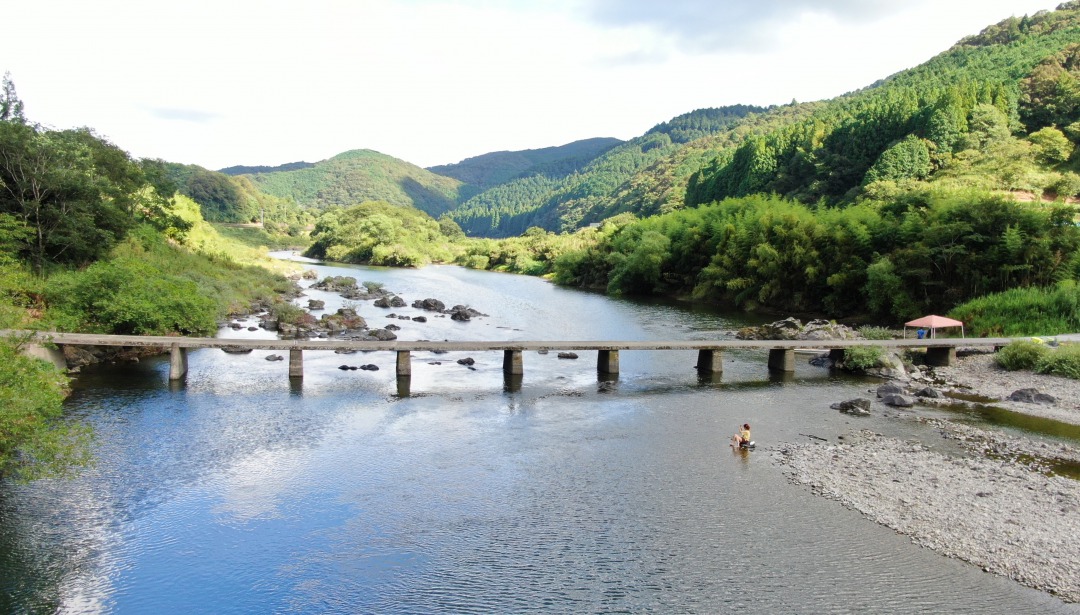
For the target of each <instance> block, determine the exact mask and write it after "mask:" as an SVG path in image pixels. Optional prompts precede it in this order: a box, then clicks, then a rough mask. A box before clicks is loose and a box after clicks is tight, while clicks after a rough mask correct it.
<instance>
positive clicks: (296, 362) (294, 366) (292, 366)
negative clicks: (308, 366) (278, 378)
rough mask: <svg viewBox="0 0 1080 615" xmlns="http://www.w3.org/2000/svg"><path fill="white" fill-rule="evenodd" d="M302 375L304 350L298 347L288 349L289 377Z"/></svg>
mask: <svg viewBox="0 0 1080 615" xmlns="http://www.w3.org/2000/svg"><path fill="white" fill-rule="evenodd" d="M303 377H304V351H303V350H301V349H299V348H290V349H289V378H303Z"/></svg>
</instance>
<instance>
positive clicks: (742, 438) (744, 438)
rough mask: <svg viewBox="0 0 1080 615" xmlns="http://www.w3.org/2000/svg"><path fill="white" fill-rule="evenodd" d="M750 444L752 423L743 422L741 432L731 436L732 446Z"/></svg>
mask: <svg viewBox="0 0 1080 615" xmlns="http://www.w3.org/2000/svg"><path fill="white" fill-rule="evenodd" d="M744 443H745V444H750V423H743V426H742V429H741V430H739V433H737V434H735V435H734V436H731V445H732V446H741V445H742V444H744Z"/></svg>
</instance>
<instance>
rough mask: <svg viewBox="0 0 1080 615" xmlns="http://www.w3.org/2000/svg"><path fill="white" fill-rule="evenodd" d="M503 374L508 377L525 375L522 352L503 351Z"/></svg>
mask: <svg viewBox="0 0 1080 615" xmlns="http://www.w3.org/2000/svg"><path fill="white" fill-rule="evenodd" d="M503 373H504V374H506V375H508V376H520V375H522V374H524V373H525V366H524V364H523V363H522V360H521V351H520V350H504V351H503Z"/></svg>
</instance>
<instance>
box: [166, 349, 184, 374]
mask: <svg viewBox="0 0 1080 615" xmlns="http://www.w3.org/2000/svg"><path fill="white" fill-rule="evenodd" d="M184 376H187V348H181V347H180V345H179V344H173V345H172V347H171V348H169V380H183V379H184Z"/></svg>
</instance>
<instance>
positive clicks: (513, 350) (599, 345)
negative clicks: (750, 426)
mask: <svg viewBox="0 0 1080 615" xmlns="http://www.w3.org/2000/svg"><path fill="white" fill-rule="evenodd" d="M0 335H16V336H20V337H21V338H23V339H25V340H26V342H27V343H26V344H25V346H24V348H25V349H26V350H27V352H28V353H30V354H33V355H34V356H38V357H40V358H43V359H46V360H50V361H52V362H53V363H54V364H56V365H57V367H59V368H61V369H63V368H64V362H63V353H62V351H60V350H58V348H57V347H60V346H64V345H69V344H70V345H79V346H123V347H157V348H161V349H162V350H166V349H167V350H168V351H169V354H170V367H169V378H170V379H171V380H180V379H182V378H184V377H185V375H186V374H187V350H188V349H191V348H237V349H251V350H255V349H264V350H280V351H284V350H288V351H289V377H290V378H302V377H303V375H304V369H303V352H304V351H305V350H339V349H345V350H358V351H384V352H395V353H396V354H397V361H396V373H397V376H398V377H399V378H402V377H409V376H410V375H411V374H412V365H411V354H412V353H413V352H425V351H427V352H451V351H465V352H490V351H502V352H503V372H504V373H505V374H507V375H511V376H520V375H522V374H524V362H523V359H522V353H523V352H525V351H541V350H545V351H567V352H569V351H593V350H595V351H596V353H597V361H596V369H597V372H598V373H600V374H606V375H616V374H618V373H619V352H620V351H622V350H653V351H655V350H683V351H686V350H697V351H698V352H697V365H696V366H695V367H696V368H697V370H698V371H699V372H701V373H712V374H715V373H721V372H722V371H723V363H722V360H721V358H722V353H723V351H724V350H725V349H727V350H731V349H760V350H767V351H768V352H769V360H768V367H769V369H770V370H773V371H780V372H792V371H794V370H795V350H796V349H800V350H801V349H810V350H821V351H826V350H827V351H829V352H830V353H843V351H844V349H846V348H851V347H858V346H882V347H891V348H926V352H927V355H926V359H927V363H929V364H931V365H937V366H946V365H949V364H951V363H952V361H954V360H955V358H956V348H957V347H958V346H964V347H971V346H993V347H1000V346H1004V345H1006V344H1008V343H1009V342H1011V341H1014V339H1029V338H937V339H929V340H928V339H922V340H919V339H901V340H693V341H543V340H541V341H499V342H479V341H476V342H469V341H456V342H450V341H442V342H436V341H426V340H421V341H400V340H396V341H389V342H378V341H355V340H334V339H314V340H312V339H289V340H281V339H271V340H254V339H222V338H207V337H170V336H137V335H99V334H90V333H58V332H29V331H0Z"/></svg>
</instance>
